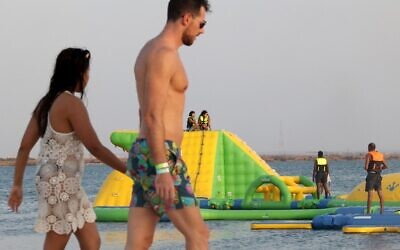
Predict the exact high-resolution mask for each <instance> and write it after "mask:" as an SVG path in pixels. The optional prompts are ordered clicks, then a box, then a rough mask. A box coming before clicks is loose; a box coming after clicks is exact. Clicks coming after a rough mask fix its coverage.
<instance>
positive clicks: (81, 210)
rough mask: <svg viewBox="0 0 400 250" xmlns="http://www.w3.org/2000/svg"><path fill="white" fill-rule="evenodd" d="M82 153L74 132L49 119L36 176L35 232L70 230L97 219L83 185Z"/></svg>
mask: <svg viewBox="0 0 400 250" xmlns="http://www.w3.org/2000/svg"><path fill="white" fill-rule="evenodd" d="M83 155H84V148H83V145H82V143H81V141H80V140H79V139H78V138H77V137H76V135H75V134H74V133H73V132H71V133H59V132H56V131H55V130H54V129H52V127H51V125H50V121H49V122H48V126H47V129H46V133H45V135H44V136H43V138H42V140H41V147H40V153H39V157H38V159H39V166H38V169H37V173H36V180H35V183H36V190H37V193H38V205H39V207H38V218H37V221H36V225H35V231H36V232H39V233H47V232H49V231H51V230H53V231H54V232H55V233H57V234H70V233H72V232H76V230H78V229H81V228H82V227H83V226H84V224H85V222H89V223H93V222H95V220H96V214H95V212H94V210H93V208H92V205H91V203H90V201H89V199H88V197H87V195H86V193H85V191H84V189H83V187H82V186H81V180H82V175H83V172H84V167H85V165H84V159H83Z"/></svg>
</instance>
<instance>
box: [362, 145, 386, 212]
mask: <svg viewBox="0 0 400 250" xmlns="http://www.w3.org/2000/svg"><path fill="white" fill-rule="evenodd" d="M375 148H376V146H375V143H372V142H371V143H370V144H368V153H367V154H366V155H365V166H364V169H365V171H367V177H366V179H365V192H368V198H367V214H370V213H371V200H372V194H373V193H372V191H373V190H374V189H375V190H376V192H377V193H378V196H379V203H380V206H381V211H380V212H381V214H382V213H383V205H384V199H383V194H382V176H381V172H382V170H383V169H387V168H388V165H387V163H386V161H385V158H384V156H383V154H382V153H381V152H378V151H376V150H375Z"/></svg>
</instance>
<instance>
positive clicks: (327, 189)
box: [324, 182, 331, 199]
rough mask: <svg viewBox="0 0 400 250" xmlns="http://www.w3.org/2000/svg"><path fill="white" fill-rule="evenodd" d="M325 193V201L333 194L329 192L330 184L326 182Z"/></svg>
mask: <svg viewBox="0 0 400 250" xmlns="http://www.w3.org/2000/svg"><path fill="white" fill-rule="evenodd" d="M324 191H325V199H328V197H330V196H331V192H330V190H329V187H328V183H326V182H325V183H324Z"/></svg>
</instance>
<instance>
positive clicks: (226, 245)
mask: <svg viewBox="0 0 400 250" xmlns="http://www.w3.org/2000/svg"><path fill="white" fill-rule="evenodd" d="M399 163H400V162H399V161H389V166H390V169H388V170H385V172H384V174H385V173H394V172H400V169H399V167H398V166H399ZM269 165H270V166H271V167H273V168H275V169H276V171H277V172H278V173H279V174H281V175H304V176H307V177H309V178H311V175H312V168H313V162H311V161H286V162H280V161H272V162H269ZM35 169H36V168H35V167H27V168H26V172H25V177H24V201H23V203H22V205H21V207H20V211H19V213H18V214H15V213H12V212H10V210H9V209H8V206H7V197H8V193H9V191H10V187H11V183H12V178H13V172H14V170H13V167H0V249H6V250H17V249H18V250H20V249H32V250H35V249H42V245H43V240H44V235H43V234H37V233H35V232H34V231H33V225H34V222H35V218H36V213H37V208H36V206H37V205H36V191H35V186H34V182H33V180H34V178H33V175H34V173H35ZM330 170H331V179H332V184H331V185H332V195H333V196H335V195H339V194H345V193H348V192H350V191H351V190H352V189H353V188H354V187H355V186H356V185H358V184H359V183H360V182H362V181H364V180H365V171H364V170H363V161H362V160H359V161H356V160H352V161H344V160H340V161H331V162H330ZM110 172H111V168H109V167H107V166H104V165H101V164H99V165H88V166H87V167H86V170H85V175H84V179H83V186H84V187H85V190H86V192H87V194H88V195H89V198H90V199H91V200H92V201H94V199H95V197H96V194H97V192H98V190H99V188H100V187H101V185H102V183H103V181H104V179H105V178H106V177H107V175H108V174H109V173H110ZM252 222H260V221H222V220H221V221H206V223H207V225H208V227H209V229H210V249H235V250H237V249H363V250H365V249H385V250H386V249H400V235H399V234H395V233H391V234H390V233H385V234H344V233H342V231H340V230H339V231H336V230H259V231H252V230H250V225H251V223H252ZM97 226H98V229H99V231H100V237H101V240H102V247H101V249H105V250H108V249H109V250H111V249H112V250H114V249H123V248H124V244H125V240H126V226H127V225H126V222H118V223H117V222H113V223H110V222H108V223H101V222H99V223H97ZM184 248H185V246H184V239H183V237H182V236H181V235H180V234H179V232H178V231H177V230H176V229H175V228H174V227H173V225H172V224H171V223H169V222H163V223H159V224H158V226H157V231H156V234H155V239H154V244H153V246H152V248H151V249H184ZM67 249H79V245H78V242H77V240H76V239H75V238H74V237H71V240H70V241H69V243H68V245H67Z"/></svg>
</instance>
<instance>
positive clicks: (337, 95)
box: [0, 0, 400, 157]
mask: <svg viewBox="0 0 400 250" xmlns="http://www.w3.org/2000/svg"><path fill="white" fill-rule="evenodd" d="M167 2H168V1H167V0H151V1H149V0H135V1H132V0H119V1H105V0H104V1H102V0H68V1H67V0H58V1H55V0H35V1H26V0H24V1H22V0H0V34H1V35H0V68H1V71H0V86H1V89H2V91H1V98H0V117H1V122H0V124H1V125H0V126H1V129H0V157H8V156H10V157H14V156H15V155H16V152H17V149H18V145H19V143H20V140H21V137H22V134H23V132H24V130H25V127H26V123H27V121H28V119H29V118H30V114H31V112H32V110H33V108H34V106H35V105H36V103H37V102H38V101H39V99H40V98H41V97H42V96H43V95H44V94H45V92H46V91H47V88H48V85H49V79H50V77H51V73H52V70H53V65H54V62H55V58H56V56H57V54H58V53H59V52H60V51H61V50H62V49H64V48H65V47H71V46H77V47H86V48H88V49H89V50H90V51H91V52H92V58H93V59H92V64H91V80H90V83H89V87H88V93H87V96H88V98H87V100H88V110H89V113H90V117H91V120H92V123H93V126H94V127H95V129H96V131H97V133H98V135H99V137H100V139H101V141H102V142H103V143H104V144H105V145H106V146H109V147H110V148H113V146H112V144H111V143H110V142H109V135H110V133H111V132H112V131H113V130H116V129H137V125H138V115H137V110H138V105H137V101H136V92H135V87H134V78H133V74H132V68H133V64H134V61H135V58H136V55H137V53H138V51H139V50H140V48H141V47H142V45H143V44H144V43H145V42H146V41H147V40H148V39H150V38H152V37H153V36H155V35H157V34H158V33H159V32H160V31H161V29H162V28H163V26H164V23H165V20H166V8H167ZM211 5H212V11H213V12H212V13H211V14H210V15H208V17H207V20H208V24H207V26H206V33H205V34H204V35H203V36H201V37H199V38H198V39H197V41H196V43H195V45H193V46H192V47H190V48H187V47H185V48H182V49H181V55H182V59H183V61H184V63H185V66H186V70H187V73H188V76H189V81H190V86H189V89H188V92H187V102H186V109H185V114H184V120H186V116H187V113H188V112H189V111H190V110H192V109H193V110H195V111H196V112H197V114H199V113H200V111H201V110H202V109H207V110H208V112H209V113H210V116H211V119H212V123H213V124H212V125H213V129H225V130H228V131H232V132H234V133H235V134H237V135H238V136H239V137H241V138H242V139H243V140H244V141H246V142H247V144H248V145H250V146H251V147H252V148H253V149H254V150H256V151H257V152H259V153H305V152H315V151H317V150H320V149H321V150H324V151H326V152H354V151H365V150H366V146H367V144H368V143H369V142H371V141H373V142H375V143H376V144H377V146H378V148H379V149H381V150H382V151H396V152H398V151H400V140H399V132H398V130H399V128H400V118H399V115H400V112H399V108H400V98H399V92H400V85H399V80H400V71H399V70H398V67H399V65H400V31H399V30H400V1H397V0H375V1H373V0H279V1H278V0H273V1H272V0H252V1H244V0H214V1H211ZM184 125H185V124H182V126H184ZM37 150H38V147H37V146H36V147H35V149H34V151H33V152H32V155H31V156H32V157H36V154H37ZM113 152H115V153H117V154H118V155H121V156H123V155H124V153H123V152H122V151H121V150H119V149H113Z"/></svg>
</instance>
